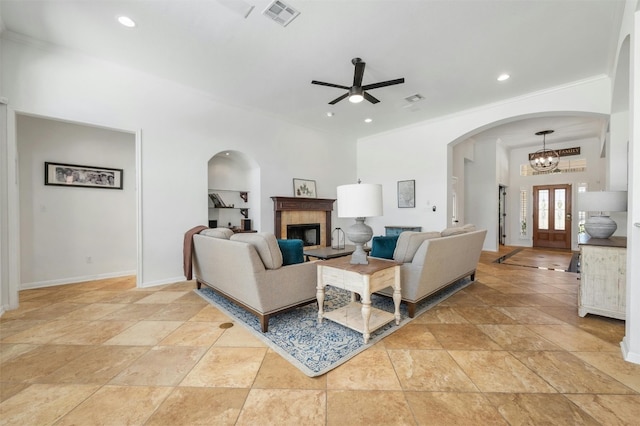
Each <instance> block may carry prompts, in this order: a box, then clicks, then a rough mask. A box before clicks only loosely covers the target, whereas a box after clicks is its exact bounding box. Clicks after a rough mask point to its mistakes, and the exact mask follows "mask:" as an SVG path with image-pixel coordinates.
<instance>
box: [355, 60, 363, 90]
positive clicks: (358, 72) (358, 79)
mask: <svg viewBox="0 0 640 426" xmlns="http://www.w3.org/2000/svg"><path fill="white" fill-rule="evenodd" d="M354 65H355V66H356V69H355V71H354V72H353V85H354V86H355V87H360V86H362V77H363V76H364V66H365V63H364V62H362V61H356V62H355V63H354Z"/></svg>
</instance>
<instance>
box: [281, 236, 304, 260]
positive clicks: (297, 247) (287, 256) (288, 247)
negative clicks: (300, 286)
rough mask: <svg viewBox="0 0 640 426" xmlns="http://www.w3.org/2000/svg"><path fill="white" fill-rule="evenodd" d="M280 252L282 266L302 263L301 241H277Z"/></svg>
mask: <svg viewBox="0 0 640 426" xmlns="http://www.w3.org/2000/svg"><path fill="white" fill-rule="evenodd" d="M278 246H280V251H281V252H282V266H286V265H293V264H294V263H302V262H304V254H303V253H302V251H303V248H302V247H303V244H302V240H278Z"/></svg>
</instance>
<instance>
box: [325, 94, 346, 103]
mask: <svg viewBox="0 0 640 426" xmlns="http://www.w3.org/2000/svg"><path fill="white" fill-rule="evenodd" d="M347 96H349V92H347V93H345V94H344V95H342V96H339V97H337V98H335V99H334V100H332V101H331V102H329V105H335V104H337V103H338V102H340V101H341V100H343V99H344V98H346V97H347Z"/></svg>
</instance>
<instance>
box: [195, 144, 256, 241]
mask: <svg viewBox="0 0 640 426" xmlns="http://www.w3.org/2000/svg"><path fill="white" fill-rule="evenodd" d="M207 188H208V218H209V226H212V225H215V226H219V227H231V228H238V229H243V228H244V227H245V225H246V222H247V221H246V219H248V220H249V221H250V228H251V229H252V230H260V169H259V167H258V163H257V162H256V161H255V160H254V159H253V158H252V157H250V156H249V155H247V154H245V153H243V152H241V151H235V150H225V151H220V152H218V153H217V154H215V155H214V156H213V157H211V158H210V159H209V162H208V176H207ZM211 194H216V195H217V196H218V198H219V199H221V200H222V203H224V206H225V208H220V206H219V205H218V203H217V201H214V200H215V197H213V196H212V195H211ZM212 221H215V223H214V222H212Z"/></svg>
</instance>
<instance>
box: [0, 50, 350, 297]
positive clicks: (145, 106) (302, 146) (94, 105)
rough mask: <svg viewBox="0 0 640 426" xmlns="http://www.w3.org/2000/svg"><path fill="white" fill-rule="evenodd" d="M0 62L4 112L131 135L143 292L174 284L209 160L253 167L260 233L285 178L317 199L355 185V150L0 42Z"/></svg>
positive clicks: (110, 69) (202, 208)
mask: <svg viewBox="0 0 640 426" xmlns="http://www.w3.org/2000/svg"><path fill="white" fill-rule="evenodd" d="M1 54H2V61H3V67H4V68H3V71H4V72H3V75H2V82H1V86H0V87H2V93H1V94H2V95H3V96H6V97H7V98H9V105H10V107H11V108H12V109H13V110H15V111H18V112H22V113H26V114H32V115H39V116H43V117H52V118H60V119H64V120H69V121H75V122H79V123H87V124H97V125H100V126H104V127H109V128H114V129H125V130H130V131H137V130H140V131H141V134H142V144H141V159H140V163H141V168H140V173H141V177H140V179H141V182H142V187H141V203H142V206H141V233H142V238H141V244H142V271H141V275H142V276H139V277H138V279H139V280H140V281H141V282H140V284H141V285H143V286H148V285H156V284H162V283H170V282H174V281H179V280H182V279H183V278H184V274H183V271H182V242H183V241H182V240H183V238H184V233H185V231H187V230H188V229H190V228H192V227H193V226H195V225H199V224H203V223H206V221H207V215H208V207H207V206H208V201H207V197H205V196H203V194H206V193H207V185H208V184H207V172H208V161H209V159H210V158H211V157H212V156H213V155H215V154H216V153H218V152H220V151H222V150H226V149H233V150H236V151H240V152H245V153H248V154H250V155H251V156H252V157H253V158H255V159H257V161H258V163H259V164H258V166H259V168H260V171H261V176H260V179H259V184H260V193H259V197H260V204H259V209H260V212H259V213H260V224H259V226H260V229H262V230H263V231H269V230H273V203H272V201H271V199H270V197H271V196H274V195H280V196H290V195H292V179H293V178H294V177H298V178H306V179H313V180H316V183H317V191H318V196H319V197H322V198H335V188H336V186H337V185H339V184H342V183H345V182H351V181H353V180H354V179H355V170H354V167H353V165H354V164H355V163H356V159H355V143H354V142H353V141H348V140H344V139H343V138H341V137H339V136H336V135H329V134H324V133H319V132H317V131H314V130H310V129H305V128H301V127H298V126H295V125H292V124H289V123H287V122H285V121H282V120H279V119H277V118H275V117H272V116H267V115H264V114H260V113H257V112H255V111H248V110H243V109H241V108H237V107H234V106H229V105H223V104H220V103H218V102H216V101H214V100H212V99H211V97H210V96H209V95H205V94H203V93H200V92H198V91H194V90H192V89H189V88H186V87H183V86H179V85H177V84H174V83H172V82H169V81H166V80H162V79H159V78H156V77H154V76H151V75H146V74H143V73H140V72H138V71H135V70H131V69H128V68H124V67H120V66H116V65H114V64H111V63H108V62H104V61H99V60H96V59H93V58H89V57H84V56H79V55H76V54H72V53H68V52H67V51H59V50H56V49H53V48H49V47H47V48H43V47H41V46H38V47H35V46H31V45H27V44H25V43H23V42H21V41H16V40H3V51H2V53H1ZM329 166H330V167H329ZM254 180H256V181H257V179H255V177H254ZM47 236H48V235H47V234H45V235H43V237H44V238H46V237H47Z"/></svg>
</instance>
